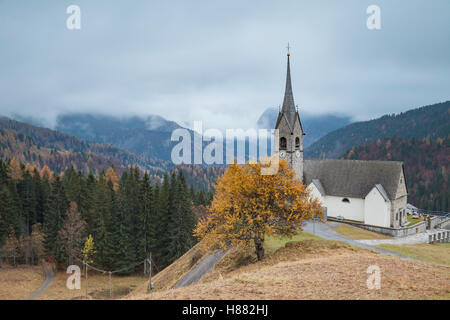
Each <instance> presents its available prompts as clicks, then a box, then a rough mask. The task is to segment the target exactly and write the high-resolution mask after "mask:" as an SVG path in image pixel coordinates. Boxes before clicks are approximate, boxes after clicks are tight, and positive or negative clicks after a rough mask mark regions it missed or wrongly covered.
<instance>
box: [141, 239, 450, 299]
mask: <svg viewBox="0 0 450 320" xmlns="http://www.w3.org/2000/svg"><path fill="white" fill-rule="evenodd" d="M244 255H245V254H244ZM374 264H375V265H378V266H379V267H380V268H381V289H380V290H369V289H368V288H367V285H366V281H367V278H368V274H367V272H366V271H367V268H368V267H369V266H370V265H374ZM218 267H219V268H218V269H219V270H222V271H223V272H224V274H220V275H219V277H217V278H216V279H213V278H212V277H211V276H210V278H209V280H208V281H207V279H205V278H204V279H202V281H201V282H199V283H197V284H195V285H192V286H188V287H185V288H181V289H176V290H164V291H160V292H155V293H154V294H153V295H152V296H151V297H150V296H149V295H145V294H144V295H140V296H139V295H137V296H135V297H134V298H136V299H150V298H151V299H200V300H202V299H255V300H259V299H262V300H263V299H424V298H433V299H450V267H446V266H439V265H432V264H426V263H422V262H418V261H411V260H407V259H400V258H397V257H393V256H388V255H381V254H378V253H375V252H373V251H368V250H364V249H356V248H354V247H351V246H348V245H347V244H344V243H341V242H338V241H326V240H321V241H316V240H307V241H302V242H290V243H287V245H286V247H285V248H282V249H279V250H277V251H276V252H275V253H274V254H273V255H272V256H271V257H270V258H268V259H265V260H264V261H261V262H257V263H252V264H247V265H246V266H243V267H240V268H239V269H235V270H232V271H230V272H226V268H224V265H222V266H220V265H218ZM215 271H217V270H215Z"/></svg>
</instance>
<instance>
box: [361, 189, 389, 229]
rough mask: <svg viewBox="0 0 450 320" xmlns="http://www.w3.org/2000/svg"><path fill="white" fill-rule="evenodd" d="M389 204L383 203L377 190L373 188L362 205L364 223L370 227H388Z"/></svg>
mask: <svg viewBox="0 0 450 320" xmlns="http://www.w3.org/2000/svg"><path fill="white" fill-rule="evenodd" d="M390 209H391V204H390V202H389V201H385V200H384V198H383V196H382V195H381V194H380V192H379V191H378V189H377V188H373V189H372V190H371V191H370V192H369V193H368V194H367V196H366V199H365V203H364V212H365V214H364V216H365V217H364V223H365V224H370V225H372V226H379V227H387V228H389V227H390V224H391V221H390V217H391V215H390V212H391V210H390Z"/></svg>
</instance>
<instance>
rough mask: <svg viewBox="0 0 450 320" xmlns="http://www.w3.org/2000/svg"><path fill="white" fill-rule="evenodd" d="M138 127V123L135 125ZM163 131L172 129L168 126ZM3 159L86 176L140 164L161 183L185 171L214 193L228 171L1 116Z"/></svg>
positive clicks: (190, 179)
mask: <svg viewBox="0 0 450 320" xmlns="http://www.w3.org/2000/svg"><path fill="white" fill-rule="evenodd" d="M153 124H154V123H153ZM134 125H135V126H137V125H138V123H137V122H134ZM105 130H106V129H105ZM163 130H168V127H166V128H164V129H163ZM0 158H1V159H3V160H7V159H13V158H15V159H16V160H17V161H19V162H20V163H23V164H25V163H28V164H30V165H33V166H37V167H39V168H43V167H44V166H48V167H49V168H50V170H52V171H55V172H57V173H60V172H63V171H65V170H66V169H68V168H69V167H71V166H74V167H75V168H76V169H77V170H81V171H82V172H83V173H88V172H89V171H91V170H92V171H94V172H97V173H98V172H100V171H101V170H103V169H105V170H106V169H107V168H109V167H110V166H114V168H115V169H116V171H117V172H118V174H119V175H120V174H121V173H122V172H123V171H124V170H125V169H126V168H128V167H129V166H130V165H138V166H139V167H140V168H141V169H142V170H146V171H147V172H148V173H149V175H150V178H151V179H152V180H155V181H157V182H160V181H161V179H162V176H163V174H164V172H165V171H172V170H176V169H182V170H183V171H184V174H185V179H186V182H187V183H188V185H191V186H193V187H194V189H196V190H200V189H201V190H204V191H212V185H213V183H215V182H216V180H217V178H218V177H219V176H220V175H222V174H223V171H224V167H223V166H214V167H206V166H199V165H180V166H175V165H174V164H173V163H172V162H171V161H164V160H159V159H153V158H148V157H144V156H142V155H137V154H134V153H132V152H129V151H124V150H121V149H119V148H116V147H114V146H112V145H111V144H106V143H97V142H86V141H84V140H82V139H80V138H78V137H74V136H71V135H68V134H65V133H60V132H58V131H54V130H51V129H47V128H40V127H37V126H33V125H31V124H27V123H23V122H19V121H15V120H11V119H8V118H5V117H0Z"/></svg>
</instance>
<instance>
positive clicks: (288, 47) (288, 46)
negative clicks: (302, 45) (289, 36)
mask: <svg viewBox="0 0 450 320" xmlns="http://www.w3.org/2000/svg"><path fill="white" fill-rule="evenodd" d="M290 48H292V47H291V46H290V45H289V42H288V44H287V47H286V49H287V55H288V56H289V55H290V53H289V49H290Z"/></svg>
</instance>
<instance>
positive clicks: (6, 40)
mask: <svg viewBox="0 0 450 320" xmlns="http://www.w3.org/2000/svg"><path fill="white" fill-rule="evenodd" d="M319 3H320V4H319ZM71 4H76V5H78V6H79V7H80V8H81V30H68V29H67V28H66V19H67V18H68V16H69V15H68V14H66V9H67V7H68V6H69V5H71ZM371 4H376V5H378V6H379V7H380V8H381V30H368V29H367V27H366V20H367V17H368V15H367V14H366V9H367V7H368V6H369V5H371ZM288 41H289V42H290V44H291V46H292V49H291V72H292V81H293V91H294V97H295V102H296V104H298V105H299V106H300V108H301V111H302V112H308V113H340V114H348V115H351V116H353V117H355V119H370V118H374V117H377V116H380V115H382V114H386V113H394V112H395V113H397V112H401V111H405V110H408V109H411V108H414V107H419V106H423V105H427V104H433V103H436V102H441V101H445V100H449V99H450V1H449V0H433V1H425V0H424V1H411V0H408V1H400V0H397V1H393V0H388V1H382V0H371V1H365V0H335V1H323V0H322V1H312V0H311V1H299V0H294V1H261V0H258V1H256V0H255V1H244V0H236V1H235V0H227V1H225V0H222V1H215V0H207V1H206V0H205V1H185V0H184V1H176V0H172V1H162V0H161V1H149V0H147V1H137V0H133V1H125V0H114V1H99V0H72V1H65V0H49V1H46V0H34V1H30V0H0V114H1V115H6V116H10V115H11V114H14V113H16V114H20V115H25V116H32V117H35V118H40V119H45V120H46V121H48V123H49V125H50V124H51V123H54V119H55V118H56V116H57V115H58V114H61V113H66V112H96V113H106V114H112V115H129V114H137V115H147V114H157V115H160V116H163V117H165V118H167V119H170V120H174V121H177V122H178V123H180V124H182V125H190V124H192V121H194V120H203V122H204V126H206V127H216V128H221V129H224V128H239V127H241V128H248V127H254V126H255V122H256V120H257V118H258V117H259V116H260V115H261V113H262V112H263V111H264V110H265V109H267V108H269V107H277V106H278V105H279V104H281V102H282V99H283V94H284V85H285V83H284V82H285V72H286V48H285V47H286V44H287V42H288Z"/></svg>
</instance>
